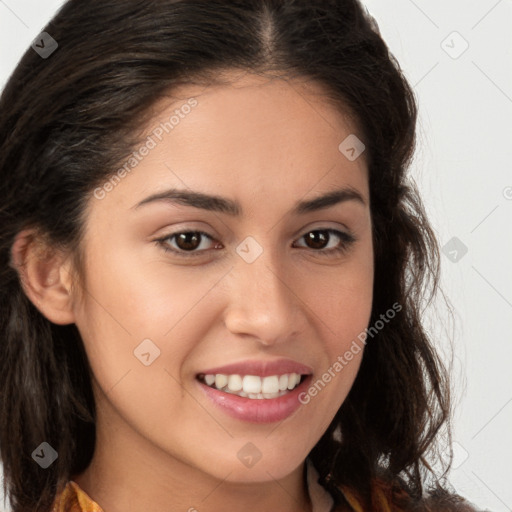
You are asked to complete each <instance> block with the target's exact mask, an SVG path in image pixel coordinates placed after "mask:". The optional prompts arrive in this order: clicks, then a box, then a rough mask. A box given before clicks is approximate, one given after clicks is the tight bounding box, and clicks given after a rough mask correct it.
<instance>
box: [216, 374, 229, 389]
mask: <svg viewBox="0 0 512 512" xmlns="http://www.w3.org/2000/svg"><path fill="white" fill-rule="evenodd" d="M227 383H228V378H227V377H226V375H223V374H222V373H218V374H217V375H215V387H216V388H217V389H221V388H223V387H224V386H225V385H226V384H227Z"/></svg>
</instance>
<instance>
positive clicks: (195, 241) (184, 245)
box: [176, 233, 200, 250]
mask: <svg viewBox="0 0 512 512" xmlns="http://www.w3.org/2000/svg"><path fill="white" fill-rule="evenodd" d="M199 237H200V235H199V233H180V235H179V236H178V239H177V241H176V243H177V244H178V247H179V248H180V249H184V250H187V249H188V250H190V249H196V248H197V247H198V246H199ZM190 240H192V241H191V242H190Z"/></svg>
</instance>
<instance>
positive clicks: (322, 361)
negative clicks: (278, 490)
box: [73, 75, 373, 482]
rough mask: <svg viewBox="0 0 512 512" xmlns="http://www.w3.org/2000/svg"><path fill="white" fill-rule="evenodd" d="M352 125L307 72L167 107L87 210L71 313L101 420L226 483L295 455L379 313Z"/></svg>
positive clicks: (220, 88)
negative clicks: (343, 146)
mask: <svg viewBox="0 0 512 512" xmlns="http://www.w3.org/2000/svg"><path fill="white" fill-rule="evenodd" d="M190 98H194V100H190ZM189 100H190V101H189ZM184 105H189V107H190V108H189V107H184ZM176 111H178V112H176ZM172 115H174V118H173V119H172V121H170V122H169V119H170V118H171V116H172ZM166 122H167V125H166V124H165V123H166ZM355 133H356V132H355V129H354V127H353V126H352V125H351V123H350V122H349V120H348V119H347V118H346V117H345V116H344V115H343V114H342V113H341V112H340V111H338V110H336V109H335V108H334V107H333V106H332V105H329V104H328V103H327V102H326V101H325V100H324V99H323V98H322V89H320V88H319V87H318V86H315V85H314V84H312V83H305V82H304V81H302V82H299V81H298V80H297V79H295V80H293V81H289V82H286V81H284V80H282V79H277V78H276V79H269V78H267V79H263V78H261V77H256V76H254V75H245V76H242V77H240V76H238V77H236V78H233V82H232V83H231V84H230V85H217V86H210V87H207V88H203V87H199V86H194V85H188V86H181V88H180V89H178V90H175V91H173V99H171V100H169V99H167V100H166V101H161V102H160V103H159V104H158V105H157V106H156V108H155V117H154V118H153V120H152V122H151V123H150V125H148V128H147V133H146V135H145V136H144V138H143V143H142V144H141V146H140V147H139V148H136V153H137V154H136V155H135V156H133V158H134V159H135V160H133V159H132V160H131V161H127V165H126V166H125V167H124V170H125V172H122V171H121V172H120V173H118V177H119V179H118V180H116V181H111V182H109V183H106V184H105V186H104V187H102V188H101V190H100V189H97V190H96V193H95V197H93V198H91V201H90V203H89V205H88V213H87V222H86V230H85V238H84V240H83V248H84V252H85V262H86V264H85V269H84V275H85V281H84V285H85V290H86V292H85V293H83V299H82V300H76V301H75V303H74V306H73V307H74V316H75V318H76V324H77V327H78V329H79V331H80V333H81V335H82V337H83V340H84V344H85V348H86V352H87V356H88V358H89V361H90V364H91V368H92V372H93V385H94V390H95V396H96V400H97V409H98V418H99V423H98V428H110V429H111V430H112V431H113V430H115V431H116V432H117V437H114V438H112V439H119V438H122V437H123V436H124V437H125V440H126V443H128V442H129V443H131V445H132V446H135V447H136V446H138V447H139V448H141V449H142V447H145V448H148V447H151V449H150V450H146V451H145V453H158V454H159V457H162V456H163V458H164V459H165V460H167V461H169V463H170V462H171V461H172V462H173V463H174V464H185V465H187V467H192V468H194V469H196V470H197V471H201V472H203V473H206V474H209V475H211V476H214V477H217V478H221V479H225V478H226V475H228V474H229V477H228V480H230V481H238V482H242V481H247V482H248V481H252V482H256V481H264V480H268V479H269V474H270V475H272V476H273V477H274V478H281V477H284V476H286V475H288V474H290V473H291V472H292V471H293V470H294V469H296V468H298V467H299V465H300V464H301V463H302V462H303V461H304V459H305V457H306V456H307V454H308V452H309V451H310V450H311V449H312V448H313V446H314V445H315V444H316V443H317V441H318V440H319V438H320V437H321V435H322V434H323V432H324V431H325V429H326V428H327V427H328V425H329V423H330V422H331V420H332V419H333V417H334V415H335V414H336V412H337V410H338V409H339V407H340V405H341V404H342V403H343V401H344V399H345V398H346V396H347V394H348V392H349V390H350V387H351V386H352V383H353V381H354V379H355V377H356V374H357V371H358V368H359V365H360V361H361V357H362V354H363V351H362V350H360V351H359V352H356V351H354V350H352V358H351V360H350V361H347V358H346V357H344V354H346V353H347V351H350V347H351V346H352V347H353V346H354V345H353V342H354V340H357V336H358V335H359V334H360V333H361V332H362V331H364V329H365V327H366V326H367V325H368V322H369V318H370V312H371V306H372V287H373V247H372V238H371V216H370V205H369V190H368V174H367V167H366V164H365V162H364V153H363V155H362V156H360V157H359V158H357V159H355V160H354V159H349V158H347V157H346V156H345V154H343V153H342V152H341V151H340V149H339V145H340V143H342V142H343V141H344V140H345V139H346V138H347V137H348V136H349V135H351V134H355ZM148 137H149V138H148ZM143 146H145V147H146V149H147V151H146V150H144V149H142V148H143ZM130 162H131V163H130ZM340 191H341V192H340ZM338 192H340V193H339V194H337V193H338ZM180 194H181V195H180ZM194 194H195V195H194ZM197 194H203V195H204V196H198V195H197ZM329 194H330V195H331V200H330V201H329V200H324V201H316V202H315V201H314V200H315V199H317V198H319V197H323V196H326V195H329ZM206 196H208V197H206ZM333 197H334V199H332V198H333ZM211 198H215V199H211ZM340 358H342V359H343V361H345V363H344V364H341V363H340ZM336 361H338V363H339V365H336V364H335V363H336ZM340 365H341V367H342V368H341V369H340ZM329 371H330V379H328V378H327V377H325V374H326V373H329ZM295 374H297V375H298V377H297V376H296V375H295ZM319 381H320V382H321V383H322V384H318V382H319ZM315 383H316V387H315ZM226 386H227V388H226ZM217 387H218V388H220V389H217ZM288 388H291V389H288ZM313 388H314V389H316V392H315V391H311V390H312V389H313ZM243 395H245V396H243ZM257 459H259V460H257ZM254 461H256V463H255V462H254Z"/></svg>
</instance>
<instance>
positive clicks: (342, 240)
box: [301, 229, 356, 256]
mask: <svg viewBox="0 0 512 512" xmlns="http://www.w3.org/2000/svg"><path fill="white" fill-rule="evenodd" d="M302 238H303V239H304V241H305V243H306V247H307V248H308V249H312V250H313V251H315V252H318V253H319V254H321V255H325V256H331V255H335V254H339V253H342V252H345V251H347V250H348V249H349V247H350V246H351V245H352V244H353V243H354V242H355V241H356V238H355V237H354V236H353V235H351V234H349V233H344V232H343V231H338V230H337V229H315V230H312V231H310V232H308V233H306V234H305V235H304V236H302ZM332 241H334V244H332V243H331V242H332ZM301 247H304V246H301Z"/></svg>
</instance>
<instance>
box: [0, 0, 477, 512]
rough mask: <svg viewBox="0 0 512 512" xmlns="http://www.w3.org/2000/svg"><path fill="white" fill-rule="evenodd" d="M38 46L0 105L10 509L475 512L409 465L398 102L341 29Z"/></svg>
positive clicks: (296, 4) (418, 324)
mask: <svg viewBox="0 0 512 512" xmlns="http://www.w3.org/2000/svg"><path fill="white" fill-rule="evenodd" d="M40 39H41V41H40V42H39V43H38V42H37V40H36V42H35V47H33V48H32V49H30V50H29V51H28V52H27V54H26V55H25V56H24V57H23V59H22V61H21V62H20V64H19V65H18V67H17V69H16V71H15V72H14V74H13V76H12V77H11V79H10V81H9V82H8V84H7V86H6V88H5V90H4V92H3V94H2V98H1V102H0V103H1V105H0V112H1V114H0V133H1V138H0V149H1V151H0V172H1V181H2V188H1V194H2V196H1V200H2V209H1V210H0V212H1V213H0V215H1V219H0V226H1V228H0V255H1V256H0V257H1V278H0V282H1V294H2V295H1V299H0V300H1V304H2V309H1V317H0V326H1V327H0V328H1V332H2V343H1V345H0V346H1V349H0V350H1V354H0V355H1V358H0V360H1V363H0V364H1V367H0V375H1V377H0V379H1V380H0V383H1V384H0V390H1V391H0V392H1V395H2V415H1V418H2V419H1V420H0V421H1V430H0V438H1V443H2V444H1V453H2V460H3V464H4V473H5V489H6V491H5V492H6V494H7V495H8V496H9V497H10V500H11V503H12V508H13V511H14V512H22V511H28V510H30V511H50V510H55V511H68V510H69V511H75V510H77V511H89V510H103V511H104V512H116V511H118V510H119V511H120V510H123V511H127V510H130V511H132V510H133V511H142V510H152V511H160V510H162V511H163V510H166V511H169V510H172V511H174V510H176V511H177V510H189V511H192V510H199V511H200V512H202V511H215V510H219V509H221V508H222V509H223V510H226V509H227V510H234V509H245V510H253V511H263V510H265V511H267V510H279V511H283V512H287V511H292V510H293V511H299V510H300V511H315V512H320V511H322V512H327V511H331V510H353V511H361V510H382V511H388V510H471V508H470V507H469V505H468V504H467V503H465V502H463V501H462V500H461V499H460V498H458V497H457V496H455V495H451V494H450V493H449V492H448V491H445V490H443V478H442V477H443V475H442V474H441V475H439V474H436V473H435V472H434V470H433V469H431V466H430V463H429V462H428V460H429V459H428V457H427V456H428V455H429V453H434V448H435V447H436V438H437V437H438V435H439V434H440V433H443V432H446V433H448V434H449V410H450V406H449V397H448V389H449V387H448V380H447V375H446V373H445V370H444V368H443V365H442V364H441V361H440V360H439V358H438V356H437V354H436V352H435V350H434V348H433V346H432V344H431V341H430V340H429V338H428V336H427V334H426V332H425V330H424V328H423V326H422V319H421V317H420V304H422V303H423V300H425V297H426V295H427V294H428V293H429V292H430V293H431V294H433V293H434V292H435V290H436V287H437V281H438V264H439V263H438V248H437V242H436V240H435V238H434V236H433V232H432V230H431V228H430V226H429V223H428V221H427V219H426V217H425V214H424V211H423V207H422V203H421V200H420V198H419V197H418V195H417V192H416V190H415V188H414V186H413V185H411V184H410V183H408V182H407V178H406V175H405V172H406V169H407V166H408V164H409V162H410V159H411V157H412V153H413V148H414V139H415V122H416V105H415V100H414V96H413V93H412V91H411V89H410V87H409V85H408V84H407V82H406V80H405V79H404V77H403V76H402V74H401V71H400V68H399V66H398V64H397V63H396V62H395V61H394V59H393V57H392V56H391V55H390V54H389V52H388V49H387V47H386V45H385V43H384V42H383V41H382V39H381V37H380V35H379V33H378V29H377V27H376V25H375V23H374V22H373V20H372V19H371V17H370V16H369V15H368V14H365V12H364V10H363V9H362V7H361V5H360V4H359V3H358V2H357V1H356V0H349V1H345V0H344V1H341V2H340V1H332V0H316V1H311V0H294V1H292V0H290V1H275V0H253V1H244V2H242V1H235V2H221V1H212V0H208V1H206V0H180V1H170V0H167V1H166V0H154V1H145V2H141V1H135V0H127V1H124V2H122V3H121V2H105V1H104V0H102V1H99V0H91V1H89V2H82V1H78V0H71V1H69V2H67V3H66V4H65V5H64V7H63V8H62V9H61V11H60V12H59V13H58V14H57V16H56V17H55V18H54V20H53V21H52V22H50V24H49V25H48V27H47V28H46V29H45V33H44V34H42V35H41V38H40ZM54 41H55V42H54ZM42 48H47V49H48V51H47V52H46V53H44V52H43V54H42V53H41V49H42ZM38 49H39V51H38ZM41 57H43V58H41ZM429 285H431V286H430V287H429ZM443 429H444V430H443ZM447 462H448V461H447ZM447 467H448V464H447Z"/></svg>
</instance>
